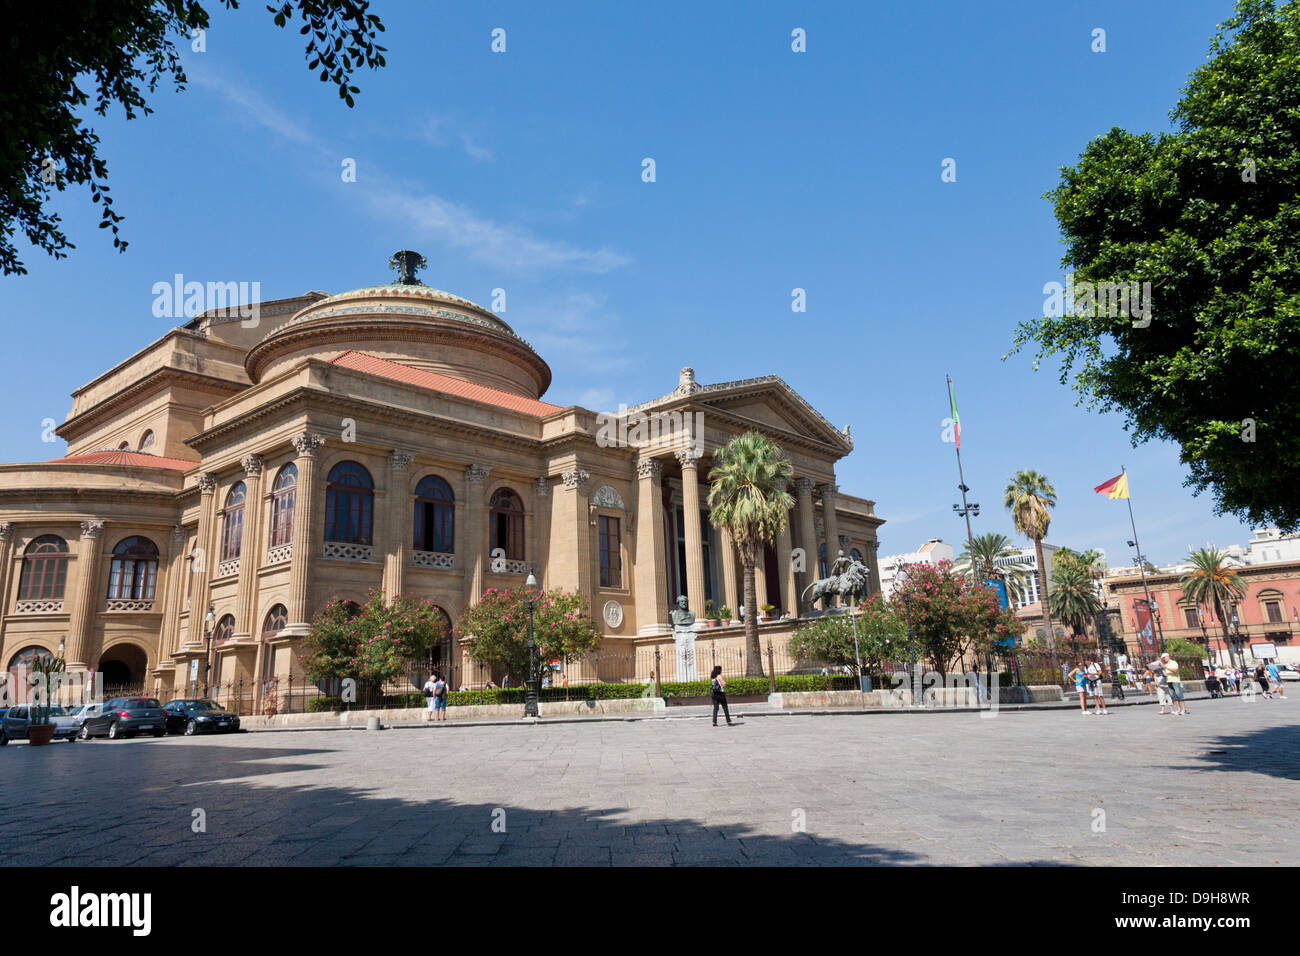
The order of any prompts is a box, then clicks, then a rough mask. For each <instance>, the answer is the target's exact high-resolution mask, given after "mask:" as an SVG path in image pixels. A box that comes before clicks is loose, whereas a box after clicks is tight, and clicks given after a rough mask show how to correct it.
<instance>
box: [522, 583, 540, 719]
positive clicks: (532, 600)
mask: <svg viewBox="0 0 1300 956" xmlns="http://www.w3.org/2000/svg"><path fill="white" fill-rule="evenodd" d="M524 587H526V588H528V681H527V690H526V691H525V692H524V717H537V716H539V715H538V713H537V671H536V668H535V667H534V666H533V648H534V647H535V646H536V645H535V644H534V643H533V609H534V608H536V607H537V598H536V596H535V595H534V593H533V589H534V588H536V587H537V577H536V575H534V574H533V569H532V568H529V569H528V579H527V580H526V581H524Z"/></svg>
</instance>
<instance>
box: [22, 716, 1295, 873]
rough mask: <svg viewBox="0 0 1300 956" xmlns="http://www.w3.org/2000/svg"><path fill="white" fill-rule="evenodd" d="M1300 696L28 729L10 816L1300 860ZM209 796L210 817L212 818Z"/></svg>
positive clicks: (436, 844) (273, 830) (365, 836)
mask: <svg viewBox="0 0 1300 956" xmlns="http://www.w3.org/2000/svg"><path fill="white" fill-rule="evenodd" d="M739 709H740V710H743V708H739ZM1297 717H1300V701H1297V700H1291V701H1287V702H1281V701H1265V700H1259V701H1256V702H1253V703H1246V702H1243V701H1240V700H1222V701H1208V700H1206V701H1197V702H1193V704H1192V715H1191V716H1190V717H1188V718H1174V717H1159V716H1158V715H1157V713H1156V709H1155V708H1154V707H1128V708H1116V712H1115V713H1114V714H1113V715H1112V716H1110V717H1100V718H1098V717H1086V718H1085V717H1081V716H1079V714H1078V713H1077V712H1075V711H1068V710H1058V711H1038V712H1021V713H1003V714H1001V715H999V716H998V717H996V718H994V719H984V718H980V717H978V716H976V715H974V714H880V715H872V716H855V715H842V716H822V715H797V716H768V717H759V716H751V717H750V718H748V719H742V721H741V723H740V724H739V725H738V726H736V727H734V728H727V727H725V726H724V727H718V728H716V729H715V728H713V727H712V726H710V723H709V721H708V720H707V719H699V718H678V719H657V720H640V721H617V722H614V721H591V722H587V723H565V724H553V725H549V726H547V725H541V726H525V725H513V724H512V725H502V726H474V727H457V726H455V725H454V724H444V725H441V726H431V727H423V728H419V729H410V730H406V729H396V730H387V731H382V732H366V731H297V732H284V733H258V734H242V735H236V736H231V737H224V738H197V739H196V738H189V739H187V738H169V739H167V740H152V739H144V740H130V741H125V742H117V743H112V742H107V741H98V742H93V743H84V742H83V743H76V744H66V743H59V744H54V745H51V746H49V747H45V748H30V747H28V746H27V745H25V744H13V745H10V746H8V747H6V748H4V749H3V750H0V839H3V841H4V846H5V848H6V852H5V857H4V859H5V862H7V863H11V864H33V865H46V864H96V865H100V864H115V865H125V864H141V865H173V864H183V863H190V864H215V865H226V864H244V865H286V864H287V865H310V864H316V865H325V864H350V865H390V864H398V865H430V864H443V863H449V864H493V865H502V864H506V865H510V864H526V865H565V864H598V865H610V864H614V865H670V864H677V865H682V864H729V865H746V864H757V865H807V864H814V865H817V864H871V863H877V864H961V865H972V864H974V865H989V864H992V865H1005V864H1025V863H1030V864H1047V865H1054V864H1066V865H1077V864H1084V865H1095V864H1137V865H1166V866H1179V865H1195V866H1203V865H1232V864H1264V865H1272V864H1276V863H1280V864H1283V865H1295V864H1296V863H1300V838H1298V837H1297V833H1296V827H1295V825H1294V815H1295V810H1296V799H1295V794H1296V781H1297V780H1300V749H1298V746H1297V745H1300V728H1297V725H1296V718H1297ZM196 810H202V811H203V816H204V817H205V818H206V831H207V832H206V833H194V832H192V821H193V820H194V819H195V818H196V817H195V811H196ZM502 811H503V812H502ZM1099 811H1104V818H1103V817H1101V816H1100V813H1099ZM800 817H802V819H803V821H804V824H805V829H804V832H795V829H794V828H795V826H796V824H797V823H798V820H799V818H800ZM502 819H504V827H505V832H504V833H501V832H495V831H494V829H493V822H494V820H497V821H501V820H502ZM1102 822H1104V826H1105V829H1104V832H1094V828H1095V827H1097V826H1098V825H1099V824H1100V823H1102ZM499 828H500V823H498V829H499Z"/></svg>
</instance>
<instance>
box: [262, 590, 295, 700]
mask: <svg viewBox="0 0 1300 956" xmlns="http://www.w3.org/2000/svg"><path fill="white" fill-rule="evenodd" d="M288 623H289V611H288V609H287V608H286V607H285V606H284V605H283V604H277V605H275V607H273V608H271V610H269V611H267V613H266V620H265V621H264V622H262V644H263V647H262V683H263V684H264V685H266V684H269V683H270V681H271V679H272V678H274V677H275V648H274V647H272V646H271V645H270V643H269V641H270V640H271V638H273V637H275V635H277V634H279V633H280V632H281V631H282V630H284V628H285V626H286V625H287V624H288ZM263 693H266V688H265V686H264V687H263Z"/></svg>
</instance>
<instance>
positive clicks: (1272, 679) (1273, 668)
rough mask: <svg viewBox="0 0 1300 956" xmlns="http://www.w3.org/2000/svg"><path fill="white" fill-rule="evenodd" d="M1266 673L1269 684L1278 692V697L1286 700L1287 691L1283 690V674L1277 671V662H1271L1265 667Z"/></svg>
mask: <svg viewBox="0 0 1300 956" xmlns="http://www.w3.org/2000/svg"><path fill="white" fill-rule="evenodd" d="M1264 672H1265V673H1266V674H1268V682H1269V683H1270V684H1272V685H1273V689H1274V690H1275V691H1277V696H1279V697H1281V698H1282V699H1283V700H1286V691H1284V690H1283V689H1282V672H1281V671H1279V670H1278V669H1277V661H1269V662H1268V664H1267V665H1266V666H1265V667H1264Z"/></svg>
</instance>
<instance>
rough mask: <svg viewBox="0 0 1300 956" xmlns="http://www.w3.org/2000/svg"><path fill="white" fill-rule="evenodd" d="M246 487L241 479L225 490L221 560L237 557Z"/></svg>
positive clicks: (242, 523) (242, 525)
mask: <svg viewBox="0 0 1300 956" xmlns="http://www.w3.org/2000/svg"><path fill="white" fill-rule="evenodd" d="M247 493H248V489H247V488H245V487H244V483H243V482H242V481H240V482H237V483H236V484H235V485H234V487H232V488H231V489H230V491H228V492H226V507H225V509H224V510H223V511H222V516H223V517H222V526H221V560H222V561H231V560H233V559H235V558H237V557H239V546H240V542H241V541H242V539H243V537H244V496H245V495H246V494H247Z"/></svg>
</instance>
